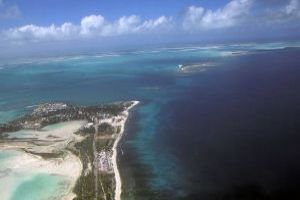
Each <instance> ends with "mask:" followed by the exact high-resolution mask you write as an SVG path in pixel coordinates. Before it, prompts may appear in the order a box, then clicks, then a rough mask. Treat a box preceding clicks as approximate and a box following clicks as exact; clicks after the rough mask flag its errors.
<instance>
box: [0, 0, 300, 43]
mask: <svg viewBox="0 0 300 200" xmlns="http://www.w3.org/2000/svg"><path fill="white" fill-rule="evenodd" d="M276 2H280V4H278V5H277V6H273V7H272V6H271V5H272V4H271V3H270V1H269V0H260V1H258V0H230V1H229V2H228V3H227V4H225V5H224V6H222V7H220V8H216V9H208V8H205V7H202V6H196V5H191V6H189V7H188V8H186V10H185V12H184V14H183V15H182V16H181V17H179V18H178V17H172V16H171V17H166V16H160V17H157V18H154V19H146V20H144V19H142V18H141V17H140V16H138V15H129V16H122V17H120V18H118V19H116V20H114V21H109V20H107V19H106V18H105V17H104V16H102V15H100V14H92V15H89V16H85V17H83V18H82V19H81V21H80V22H78V23H74V22H65V23H63V24H60V25H55V24H51V25H49V26H39V25H35V24H27V25H24V26H20V27H14V28H9V29H5V30H2V31H1V30H0V41H5V42H8V43H9V42H11V43H25V42H40V41H65V40H83V39H87V38H103V37H115V36H122V35H137V34H138V35H152V34H153V33H158V34H160V33H167V34H169V35H170V36H172V35H173V36H174V35H175V36H174V37H176V34H178V33H180V34H181V36H182V35H185V34H186V33H193V34H194V35H196V36H197V35H198V34H199V33H202V32H204V34H205V33H206V34H209V33H210V31H213V30H217V31H215V32H221V31H222V30H223V29H224V30H225V29H226V30H227V31H228V30H230V29H231V28H233V27H238V28H240V27H243V28H244V29H245V30H250V29H251V30H255V32H256V31H257V29H261V30H262V31H261V33H262V32H264V31H265V32H267V30H268V29H269V28H270V27H276V28H277V30H281V29H282V27H283V26H281V25H282V24H283V23H286V24H285V26H284V27H299V25H298V26H297V23H295V22H297V21H299V20H300V0H288V1H283V0H276ZM259 5H265V7H261V8H260V9H257V7H259ZM266 5H267V6H266ZM271 8H272V9H271ZM1 9H2V10H1ZM0 11H2V12H0V19H1V18H13V17H15V16H18V15H19V14H20V11H19V9H18V7H17V6H16V5H8V4H7V3H6V1H3V0H0ZM174 19H176V20H174ZM249 27H250V29H249ZM282 30H283V31H286V30H287V29H282ZM294 30H295V29H294Z"/></svg>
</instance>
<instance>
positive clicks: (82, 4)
mask: <svg viewBox="0 0 300 200" xmlns="http://www.w3.org/2000/svg"><path fill="white" fill-rule="evenodd" d="M299 37H300V0H163V1H162V0H151V1H149V0H88V1H86V0H76V1H74V0H43V1H41V0H26V1H25V0H0V57H1V55H2V56H5V55H10V56H13V55H21V54H24V55H26V54H28V55H29V54H38V53H42V52H44V53H45V54H47V53H51V52H56V53H62V52H70V53H72V52H75V51H78V52H80V51H82V52H84V51H89V50H91V51H97V50H105V49H118V48H122V47H132V48H133V47H138V46H142V45H158V44H184V43H193V42H195V43H196V42H197V43H224V42H240V41H263V40H267V41H268V40H292V39H293V40H294V39H299Z"/></svg>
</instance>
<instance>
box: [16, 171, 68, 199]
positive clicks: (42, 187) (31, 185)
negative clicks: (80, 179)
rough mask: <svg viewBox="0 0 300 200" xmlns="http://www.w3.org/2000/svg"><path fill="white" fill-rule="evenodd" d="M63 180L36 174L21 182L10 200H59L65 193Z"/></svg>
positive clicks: (53, 176)
mask: <svg viewBox="0 0 300 200" xmlns="http://www.w3.org/2000/svg"><path fill="white" fill-rule="evenodd" d="M64 181H65V180H64V179H63V178H62V177H59V176H55V175H49V174H37V175H34V176H33V177H32V178H31V179H30V180H27V181H24V182H22V183H21V184H20V185H19V186H18V187H17V188H16V190H15V192H14V194H13V196H12V197H11V200H50V199H59V198H61V197H62V196H63V195H62V194H64V193H65V192H66V188H64Z"/></svg>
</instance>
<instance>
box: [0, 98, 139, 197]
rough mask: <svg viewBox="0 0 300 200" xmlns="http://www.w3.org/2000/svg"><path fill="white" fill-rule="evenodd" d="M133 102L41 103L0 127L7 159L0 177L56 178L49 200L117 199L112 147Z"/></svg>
mask: <svg viewBox="0 0 300 200" xmlns="http://www.w3.org/2000/svg"><path fill="white" fill-rule="evenodd" d="M138 103H139V102H138V101H128V102H119V103H114V104H108V105H99V106H73V105H69V104H65V103H46V104H42V105H39V106H37V107H36V108H35V109H34V110H33V112H32V113H31V114H28V115H25V116H23V117H21V118H18V119H16V120H13V121H11V122H8V123H6V124H2V125H0V152H2V153H6V154H9V155H10V156H11V155H13V156H12V159H9V161H7V163H6V168H5V169H2V170H1V169H0V176H1V177H2V178H3V180H5V181H6V182H7V183H10V182H12V180H13V178H14V177H13V176H14V175H13V174H24V173H27V174H30V173H31V174H39V176H51V177H56V178H58V179H55V180H59V181H58V182H57V183H59V184H58V185H59V187H58V188H57V191H58V192H57V194H55V195H54V194H53V196H51V197H53V198H54V199H66V200H71V199H72V200H73V199H74V200H89V199H93V200H98V199H101V200H102V199H103V200H120V199H121V192H122V190H121V188H122V182H121V178H120V173H119V170H118V165H117V153H118V151H117V147H118V144H119V141H120V139H121V137H122V135H123V132H124V128H125V122H126V120H127V118H128V116H129V110H130V109H131V108H133V107H134V106H135V105H137V104H138ZM49 187H50V186H49ZM7 188H9V187H8V186H7ZM7 191H8V192H7ZM7 191H6V193H5V194H4V193H3V194H2V192H0V195H1V196H2V197H4V199H10V198H11V196H10V195H12V193H13V192H9V190H7Z"/></svg>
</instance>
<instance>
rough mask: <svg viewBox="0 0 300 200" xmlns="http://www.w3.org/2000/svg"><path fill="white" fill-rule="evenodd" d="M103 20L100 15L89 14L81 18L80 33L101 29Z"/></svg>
mask: <svg viewBox="0 0 300 200" xmlns="http://www.w3.org/2000/svg"><path fill="white" fill-rule="evenodd" d="M104 21H105V20H104V17H102V16H101V15H90V16H87V17H84V18H82V20H81V30H80V34H82V35H90V34H92V33H93V32H99V31H101V28H102V27H103V25H104Z"/></svg>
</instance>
